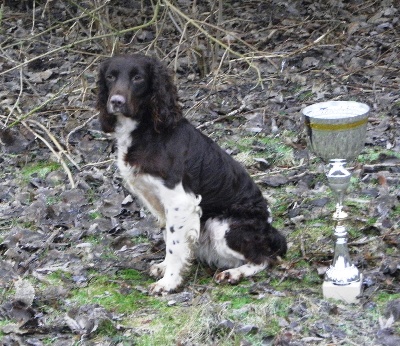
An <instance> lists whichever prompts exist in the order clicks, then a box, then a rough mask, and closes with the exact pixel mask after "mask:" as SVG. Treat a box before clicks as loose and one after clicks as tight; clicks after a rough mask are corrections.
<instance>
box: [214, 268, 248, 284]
mask: <svg viewBox="0 0 400 346" xmlns="http://www.w3.org/2000/svg"><path fill="white" fill-rule="evenodd" d="M242 278H243V274H242V273H241V272H240V271H239V270H235V269H229V270H224V271H223V272H221V273H218V274H217V275H215V281H216V282H217V283H219V284H222V283H228V284H231V285H237V284H238V283H239V282H240V280H241V279H242Z"/></svg>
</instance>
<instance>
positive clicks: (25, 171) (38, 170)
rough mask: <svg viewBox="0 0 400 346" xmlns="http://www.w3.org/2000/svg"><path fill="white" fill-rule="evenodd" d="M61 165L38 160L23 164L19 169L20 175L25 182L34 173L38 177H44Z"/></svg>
mask: <svg viewBox="0 0 400 346" xmlns="http://www.w3.org/2000/svg"><path fill="white" fill-rule="evenodd" d="M60 167H61V165H60V164H59V163H57V162H52V161H39V162H35V163H30V164H27V165H25V166H24V167H23V168H22V169H21V175H22V178H23V181H24V182H25V183H27V182H29V179H31V178H32V176H34V175H36V176H38V177H39V178H42V179H43V178H45V177H46V176H47V174H49V173H50V172H52V171H56V170H57V169H59V168H60Z"/></svg>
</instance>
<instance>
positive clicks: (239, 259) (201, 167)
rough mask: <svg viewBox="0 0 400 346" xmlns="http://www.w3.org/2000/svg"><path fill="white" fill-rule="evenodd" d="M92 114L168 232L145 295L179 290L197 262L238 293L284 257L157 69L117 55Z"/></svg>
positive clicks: (264, 211)
mask: <svg viewBox="0 0 400 346" xmlns="http://www.w3.org/2000/svg"><path fill="white" fill-rule="evenodd" d="M97 108H98V110H99V111H100V117H99V119H100V123H101V126H102V129H103V130H104V131H105V132H108V133H113V135H114V137H115V138H116V140H117V145H118V167H119V170H120V172H121V174H122V176H123V178H124V180H125V181H126V183H127V185H128V187H129V188H130V190H131V191H132V192H133V193H134V194H135V195H136V196H138V197H139V198H140V199H141V201H142V202H143V203H144V205H145V206H146V207H147V208H148V209H149V210H150V212H151V213H152V214H153V215H154V216H155V217H157V219H158V221H159V224H160V226H161V227H163V228H164V229H165V231H164V232H165V233H164V238H165V243H166V256H165V260H164V261H163V262H161V263H159V264H154V265H153V266H152V267H151V269H150V273H151V274H152V275H153V276H156V277H159V278H160V279H159V280H158V281H157V282H156V283H154V284H152V286H151V287H150V293H152V294H160V293H163V292H171V291H174V290H176V289H177V288H178V287H179V286H180V285H181V284H182V281H183V276H182V275H183V274H184V272H185V269H187V268H188V266H189V265H190V263H191V261H192V259H193V258H194V257H195V258H197V259H198V260H199V261H203V262H206V263H208V264H209V265H211V266H215V267H218V268H222V269H224V271H222V272H220V273H219V274H217V275H216V277H215V279H216V281H217V282H228V283H231V284H235V283H237V282H239V280H240V279H241V278H243V277H248V276H251V275H254V274H256V273H258V272H260V271H262V270H263V269H265V268H267V267H268V266H269V265H270V264H271V263H273V260H274V259H276V257H277V256H283V255H284V254H285V253H286V249H287V245H286V240H285V238H284V236H283V235H281V234H280V233H279V232H278V231H277V230H276V229H275V228H273V227H272V226H271V216H270V210H269V207H268V205H267V202H266V201H265V199H264V198H263V196H262V194H261V191H260V190H259V188H258V187H257V185H256V184H255V183H254V181H253V180H252V179H251V177H250V176H249V175H248V173H247V172H246V171H245V169H244V168H243V167H242V166H241V165H240V164H239V163H238V162H236V161H235V160H233V159H232V158H231V157H230V156H229V155H228V154H227V153H226V152H225V151H223V150H222V149H221V148H220V147H219V146H218V145H217V144H215V143H214V142H213V141H212V140H211V139H210V138H208V137H206V136H205V135H203V134H202V133H200V132H199V131H198V130H197V129H196V128H195V127H194V126H193V125H191V124H190V123H189V122H188V121H187V120H186V119H185V118H183V116H182V111H181V109H180V106H179V104H178V97H177V90H176V87H175V85H174V84H173V82H172V79H171V77H170V76H169V74H168V72H167V69H166V68H165V67H164V66H163V64H162V63H161V62H160V61H159V60H157V59H155V58H152V57H148V56H144V55H132V56H116V57H113V58H110V59H108V60H106V61H105V62H104V63H103V64H102V65H101V67H100V72H99V79H98V100H97Z"/></svg>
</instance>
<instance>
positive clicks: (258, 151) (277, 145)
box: [220, 134, 293, 166]
mask: <svg viewBox="0 0 400 346" xmlns="http://www.w3.org/2000/svg"><path fill="white" fill-rule="evenodd" d="M220 145H221V146H222V147H224V148H235V149H237V150H238V151H239V154H236V155H235V156H234V157H235V159H237V160H238V161H240V162H243V163H244V164H245V165H250V164H254V161H253V159H254V158H263V159H265V160H267V161H268V162H269V163H270V164H273V165H276V166H281V165H282V166H285V165H288V164H289V163H290V164H292V163H293V149H292V148H291V147H289V146H287V145H285V144H284V143H282V141H281V140H280V138H276V137H273V136H265V135H263V134H258V135H255V136H248V135H244V136H241V137H240V139H238V140H231V139H228V140H226V141H224V142H222V143H220Z"/></svg>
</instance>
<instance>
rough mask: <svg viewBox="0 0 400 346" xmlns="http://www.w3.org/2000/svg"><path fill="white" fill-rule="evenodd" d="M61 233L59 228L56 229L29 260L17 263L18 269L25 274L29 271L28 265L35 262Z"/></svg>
mask: <svg viewBox="0 0 400 346" xmlns="http://www.w3.org/2000/svg"><path fill="white" fill-rule="evenodd" d="M61 231H62V228H61V227H57V228H56V229H55V230H54V231H53V232H52V233H51V234H50V236H49V237H48V238H47V239H46V241H45V242H44V244H43V246H41V247H40V248H39V249H38V250H37V251H35V252H34V253H33V254H32V255H30V256H29V258H28V259H27V260H26V261H24V262H21V263H19V268H21V269H22V270H21V271H22V272H23V273H24V272H26V271H27V270H28V269H29V264H30V263H32V262H33V261H35V260H36V259H37V258H38V257H39V255H40V254H41V253H43V252H44V251H46V250H47V249H48V247H49V245H50V244H51V243H52V242H53V241H54V239H55V238H56V237H57V236H58V235H59V234H60V232H61Z"/></svg>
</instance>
